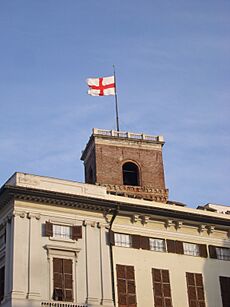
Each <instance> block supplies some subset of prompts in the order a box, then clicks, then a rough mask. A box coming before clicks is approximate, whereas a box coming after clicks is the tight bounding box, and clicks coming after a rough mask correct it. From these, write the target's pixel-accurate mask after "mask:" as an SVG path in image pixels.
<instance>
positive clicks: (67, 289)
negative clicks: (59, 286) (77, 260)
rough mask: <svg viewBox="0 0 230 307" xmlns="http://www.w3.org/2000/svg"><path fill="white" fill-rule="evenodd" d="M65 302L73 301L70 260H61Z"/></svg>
mask: <svg viewBox="0 0 230 307" xmlns="http://www.w3.org/2000/svg"><path fill="white" fill-rule="evenodd" d="M63 275H64V281H63V282H64V284H63V286H64V293H65V301H73V277H72V260H71V259H63Z"/></svg>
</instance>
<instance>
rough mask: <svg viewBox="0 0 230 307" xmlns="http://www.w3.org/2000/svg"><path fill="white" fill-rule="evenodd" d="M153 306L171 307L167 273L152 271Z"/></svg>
mask: <svg viewBox="0 0 230 307" xmlns="http://www.w3.org/2000/svg"><path fill="white" fill-rule="evenodd" d="M152 280H153V294H154V302H155V304H154V306H156V307H158V306H167V307H172V298H171V287H170V279H169V271H168V270H161V269H152Z"/></svg>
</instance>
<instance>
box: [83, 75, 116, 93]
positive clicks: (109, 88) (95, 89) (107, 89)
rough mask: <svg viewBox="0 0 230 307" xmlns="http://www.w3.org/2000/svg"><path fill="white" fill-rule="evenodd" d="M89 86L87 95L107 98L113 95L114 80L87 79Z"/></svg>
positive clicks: (107, 78)
mask: <svg viewBox="0 0 230 307" xmlns="http://www.w3.org/2000/svg"><path fill="white" fill-rule="evenodd" d="M86 82H87V84H88V86H89V89H88V94H89V95H92V96H107V95H115V78H114V76H111V77H103V78H89V79H87V81H86Z"/></svg>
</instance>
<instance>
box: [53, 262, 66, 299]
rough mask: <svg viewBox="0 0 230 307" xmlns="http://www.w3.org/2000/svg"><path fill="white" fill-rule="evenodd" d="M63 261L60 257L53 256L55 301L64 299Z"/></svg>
mask: <svg viewBox="0 0 230 307" xmlns="http://www.w3.org/2000/svg"><path fill="white" fill-rule="evenodd" d="M62 280H63V261H62V259H60V258H53V288H54V293H53V299H54V300H55V301H63V300H64V292H63V284H62Z"/></svg>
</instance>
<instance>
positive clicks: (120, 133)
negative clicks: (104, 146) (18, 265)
mask: <svg viewBox="0 0 230 307" xmlns="http://www.w3.org/2000/svg"><path fill="white" fill-rule="evenodd" d="M93 135H104V136H113V137H119V138H126V139H135V140H144V141H151V142H156V141H158V142H164V138H163V136H161V135H160V136H154V135H148V134H144V133H133V132H125V131H116V130H105V129H97V128H93Z"/></svg>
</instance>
